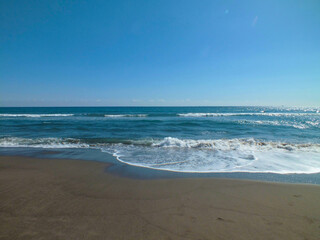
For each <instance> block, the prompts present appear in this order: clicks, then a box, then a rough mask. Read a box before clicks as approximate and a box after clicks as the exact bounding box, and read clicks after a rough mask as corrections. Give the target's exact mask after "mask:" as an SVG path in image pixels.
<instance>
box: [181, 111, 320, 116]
mask: <svg viewBox="0 0 320 240" xmlns="http://www.w3.org/2000/svg"><path fill="white" fill-rule="evenodd" d="M177 115H178V116H180V117H230V116H269V117H282V116H285V117H290V116H314V115H315V116H319V114H317V113H267V112H255V113H250V112H249V113H244V112H241V113H178V114H177Z"/></svg>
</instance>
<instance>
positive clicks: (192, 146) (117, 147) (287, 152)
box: [0, 137, 320, 174]
mask: <svg viewBox="0 0 320 240" xmlns="http://www.w3.org/2000/svg"><path fill="white" fill-rule="evenodd" d="M0 147H36V148H98V149H101V150H102V151H106V152H109V153H112V154H113V155H114V156H115V157H117V159H118V160H119V161H121V162H124V163H126V164H130V165H135V166H140V167H146V168H154V169H161V170H168V171H178V172H270V173H281V174H286V173H319V172H320V144H318V143H306V144H294V143H283V142H271V141H259V140H256V139H253V138H250V139H237V138H234V139H203V140H194V139H179V138H172V137H167V138H164V139H161V140H152V139H151V140H150V139H145V140H139V141H134V140H131V141H129V140H128V141H127V143H126V144H123V143H112V144H108V143H94V144H88V143H84V142H82V141H81V140H79V139H73V138H65V139H63V138H37V139H32V138H18V137H2V138H0Z"/></svg>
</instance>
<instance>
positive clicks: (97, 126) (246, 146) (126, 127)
mask: <svg viewBox="0 0 320 240" xmlns="http://www.w3.org/2000/svg"><path fill="white" fill-rule="evenodd" d="M319 110H320V109H319V108H284V107H281V108H275V107H48V108H35V107H34V108H0V130H1V131H0V147H2V148H12V147H14V148H44V149H57V148H82V149H98V150H99V151H101V152H107V153H110V154H112V155H114V156H115V157H116V158H117V160H118V161H121V162H123V163H125V164H129V165H134V166H139V167H146V168H153V169H161V170H168V171H177V172H207V173H211V172H214V173H229V172H249V173H280V174H287V173H299V174H303V173H304V174H306V173H307V174H310V173H319V172H320V113H319Z"/></svg>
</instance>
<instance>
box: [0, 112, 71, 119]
mask: <svg viewBox="0 0 320 240" xmlns="http://www.w3.org/2000/svg"><path fill="white" fill-rule="evenodd" d="M73 115H74V114H63V113H55V114H31V113H26V114H11V113H2V114H0V117H34V118H39V117H70V116H73Z"/></svg>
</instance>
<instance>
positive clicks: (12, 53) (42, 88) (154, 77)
mask: <svg viewBox="0 0 320 240" xmlns="http://www.w3.org/2000/svg"><path fill="white" fill-rule="evenodd" d="M0 105H1V106H76V105H77V106H88V105H89V106H117V105H126V106H132V105H137V106H140V105H153V106H157V105H169V106H170V105H176V106H180V105H189V106H190V105H276V106H279V105H286V106H320V1H319V0H314V1H312V0H305V1H302V0H299V1H295V0H287V1H286V0H281V1H279V0H276V1H273V0H266V1H257V0H255V1H245V0H243V1H239V0H234V1H226V0H216V1H214V0H211V1H206V0H201V1H199V0H198V1H195V0H194V1H187V0H180V1H173V0H169V1H165V0H161V1H153V0H149V1H139V0H135V1H133V0H131V1H122V0H115V1H54V0H52V1H32V0H27V1H15V0H10V1H4V0H0Z"/></svg>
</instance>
